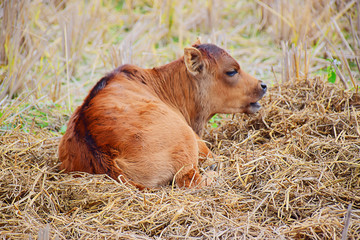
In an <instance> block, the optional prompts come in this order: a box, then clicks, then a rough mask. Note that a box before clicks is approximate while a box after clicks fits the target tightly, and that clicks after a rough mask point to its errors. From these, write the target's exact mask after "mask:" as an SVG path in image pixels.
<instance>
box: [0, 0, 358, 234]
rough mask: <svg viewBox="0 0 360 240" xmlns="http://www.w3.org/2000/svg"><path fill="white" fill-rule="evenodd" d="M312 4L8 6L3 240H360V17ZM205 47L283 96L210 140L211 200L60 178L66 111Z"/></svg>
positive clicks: (0, 81) (0, 39) (1, 114)
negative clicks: (130, 69) (124, 68)
mask: <svg viewBox="0 0 360 240" xmlns="http://www.w3.org/2000/svg"><path fill="white" fill-rule="evenodd" d="M302 2H303V1H297V0H293V1H284V0H271V1H260V0H259V1H254V2H253V1H229V2H226V4H222V2H221V1H217V0H214V1H154V2H152V1H136V0H131V1H127V0H125V1H120V2H119V3H121V4H122V5H121V6H120V7H119V6H117V5H116V4H115V3H114V2H112V1H103V2H102V3H101V4H100V3H99V1H87V4H85V2H82V1H70V0H68V1H46V2H42V1H22V2H17V1H9V0H8V1H6V0H5V1H3V2H0V6H1V9H0V21H1V26H2V29H4V31H2V32H0V43H1V45H0V88H1V90H0V110H1V111H0V169H1V170H0V238H3V239H30V238H31V239H34V238H38V239H95V238H101V239H103V238H104V239H105V238H109V239H359V238H360V95H359V93H358V84H359V76H360V67H359V49H360V42H359V36H360V18H359V14H358V12H359V9H360V3H359V1H355V0H352V1H351V0H349V1H325V0H324V1H310V0H309V1H304V3H305V4H304V5H302ZM298 5H301V6H302V12H301V14H300V13H299V9H298V8H296V7H295V6H298ZM118 8H119V9H118ZM179 9H182V11H180V10H179ZM15 10H17V11H15ZM39 13H42V14H39ZM85 13H86V14H85ZM13 16H17V17H16V18H15V17H13ZM309 19H310V20H311V21H310V20H309ZM75 22H76V24H75ZM14 26H17V27H15V28H14ZM80 30H81V31H80ZM265 32H266V33H265ZM199 33H200V34H201V35H202V37H203V41H207V40H210V41H211V42H213V43H217V44H221V45H222V46H224V47H226V48H228V49H229V50H230V52H231V53H232V54H233V55H234V56H235V57H236V58H237V59H239V61H240V64H241V65H242V66H243V67H244V68H245V69H246V70H247V71H249V72H251V73H252V74H255V75H256V76H257V77H259V78H261V79H263V80H265V81H266V82H267V83H269V84H270V83H274V84H273V86H272V87H271V89H269V93H268V95H267V96H266V97H265V99H264V100H262V105H263V109H262V110H261V111H260V113H258V114H256V115H252V116H246V115H229V116H225V115H221V116H220V118H221V119H220V120H216V123H217V125H218V127H214V126H212V125H210V124H209V126H208V128H207V131H206V134H205V140H206V141H208V142H209V146H211V148H212V149H213V151H214V152H215V153H216V154H217V155H218V156H219V157H218V158H216V159H215V160H211V159H209V160H208V161H207V162H205V163H204V164H203V166H201V167H202V168H203V169H205V168H206V167H207V166H208V165H211V164H214V163H215V164H216V166H217V168H216V171H218V172H219V174H220V176H219V178H218V179H217V181H216V184H215V185H214V186H211V187H206V188H203V189H201V190H198V189H190V190H184V189H179V188H176V187H173V186H168V187H165V188H162V189H157V190H153V191H144V192H141V191H138V190H136V189H134V188H132V187H130V186H128V185H126V184H119V183H117V182H114V181H113V180H111V179H109V178H108V177H106V176H94V175H87V174H82V177H80V178H75V177H74V175H72V174H62V173H60V172H59V171H58V159H57V147H58V142H59V139H60V137H61V133H62V132H63V130H64V129H63V128H64V126H65V124H66V123H67V120H68V117H69V115H70V114H71V111H69V108H73V107H75V106H76V105H77V101H78V100H82V98H83V96H85V95H86V93H87V91H88V89H89V88H90V87H91V86H92V85H93V83H94V82H95V81H96V79H97V77H98V76H100V75H102V74H103V73H105V72H108V71H109V70H110V69H111V68H112V67H113V66H116V65H119V64H121V63H124V62H134V63H136V64H138V65H141V66H144V67H148V66H155V65H160V64H163V63H165V62H167V61H169V60H170V59H174V58H175V57H178V56H179V55H180V54H181V49H182V48H183V46H184V45H188V44H191V42H192V41H193V40H194V39H196V36H197V35H198V34H199ZM282 41H283V42H282ZM275 44H277V45H275ZM334 59H336V60H337V61H334ZM339 63H341V64H339ZM331 66H332V67H333V68H331ZM332 72H336V77H337V83H335V84H330V83H328V81H327V79H329V73H332ZM314 75H317V76H314ZM319 75H320V77H319ZM79 79H80V80H79Z"/></svg>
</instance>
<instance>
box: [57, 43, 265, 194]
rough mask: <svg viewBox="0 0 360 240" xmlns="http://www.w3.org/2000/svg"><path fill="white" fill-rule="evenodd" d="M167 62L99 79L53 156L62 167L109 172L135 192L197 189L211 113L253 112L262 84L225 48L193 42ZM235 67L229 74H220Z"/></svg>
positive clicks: (200, 183) (130, 68) (127, 68)
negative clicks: (160, 188)
mask: <svg viewBox="0 0 360 240" xmlns="http://www.w3.org/2000/svg"><path fill="white" fill-rule="evenodd" d="M184 54H185V55H184V57H182V58H180V59H178V60H176V61H174V62H171V63H169V64H167V65H165V66H162V67H158V68H153V69H142V68H139V67H137V66H133V65H123V66H121V67H119V68H118V69H116V70H115V71H113V72H112V73H110V74H108V75H107V76H105V77H104V78H102V79H101V80H100V81H99V82H98V83H97V84H96V85H95V86H94V87H93V89H92V90H91V91H90V93H89V95H88V96H87V97H86V98H85V100H84V103H83V104H82V105H81V106H80V107H78V108H77V109H76V111H75V112H74V114H73V115H72V116H71V118H70V121H69V124H68V129H67V131H66V133H65V135H64V136H63V138H62V139H61V142H60V146H59V158H60V160H61V162H62V164H61V169H64V170H65V171H66V172H70V171H83V172H89V173H96V174H108V175H109V176H110V177H112V178H114V179H117V180H120V181H125V182H126V181H127V182H129V183H130V184H133V185H135V186H136V187H138V188H139V189H142V188H145V187H147V188H153V187H158V186H162V185H166V184H168V183H169V182H171V181H172V180H173V178H174V177H175V182H176V183H177V185H178V186H180V187H183V186H184V187H193V186H203V185H206V184H207V182H206V181H203V180H202V177H201V175H200V173H199V170H198V167H197V165H198V156H199V154H202V155H205V156H208V155H211V151H210V150H209V149H208V148H207V146H206V145H205V143H204V142H202V141H201V139H200V137H199V136H201V134H202V131H203V128H204V126H205V124H206V122H207V121H208V120H209V119H210V118H211V117H212V116H213V115H214V114H215V113H235V112H244V113H251V112H255V111H257V110H258V108H259V106H258V105H256V104H254V103H255V102H257V101H258V100H259V99H260V98H261V97H262V96H263V95H264V93H265V91H266V85H264V84H261V82H260V81H258V80H256V79H255V78H253V77H251V76H249V75H248V74H247V73H245V72H243V71H242V70H241V69H240V66H239V64H238V63H237V62H236V61H235V60H234V59H233V58H232V57H231V56H230V55H228V54H227V53H226V52H225V51H224V50H223V49H221V48H219V47H217V46H215V45H212V44H196V45H193V47H190V48H186V49H185V50H184ZM234 69H235V70H236V71H237V72H238V73H237V74H235V76H233V77H230V76H228V75H227V74H226V72H229V71H233V70H234Z"/></svg>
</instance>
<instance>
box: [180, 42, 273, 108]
mask: <svg viewBox="0 0 360 240" xmlns="http://www.w3.org/2000/svg"><path fill="white" fill-rule="evenodd" d="M184 62H185V65H186V68H187V71H188V72H189V73H190V74H191V75H192V76H193V77H194V78H195V79H196V81H198V82H199V88H200V93H201V94H202V95H203V96H205V97H204V98H205V99H206V100H205V101H206V102H207V104H209V106H210V109H209V110H210V113H211V115H213V114H215V113H255V112H257V111H258V110H259V109H260V108H261V105H260V104H259V103H258V101H259V100H260V99H261V98H262V97H263V96H264V94H265V93H266V90H267V86H266V84H265V83H263V82H261V81H259V80H257V79H256V78H254V77H252V76H250V75H249V74H248V73H246V72H245V71H243V70H242V69H241V67H240V65H239V63H238V62H237V61H236V60H235V59H234V58H232V57H231V56H230V55H229V54H228V53H227V52H226V51H225V50H223V49H221V48H219V47H217V46H216V45H213V44H194V45H193V46H192V47H189V48H185V49H184Z"/></svg>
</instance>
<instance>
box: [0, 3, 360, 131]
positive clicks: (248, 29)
mask: <svg viewBox="0 0 360 240" xmlns="http://www.w3.org/2000/svg"><path fill="white" fill-rule="evenodd" d="M359 9H360V1H359V0H291V1H287V0H253V1H251V0H241V1H239V0H199V1H185V0H179V1H175V0H118V1H116V0H102V1H99V0H63V1H61V0H33V1H30V0H20V1H18V0H3V1H1V3H0V111H1V112H0V125H3V124H6V123H9V122H12V121H13V120H14V119H15V118H17V117H19V116H20V115H21V113H24V112H29V111H32V112H33V113H32V114H30V115H29V116H28V117H27V118H26V117H23V119H22V120H23V121H24V122H31V118H35V117H36V118H37V119H40V120H37V122H36V124H38V125H39V124H40V125H41V124H44V125H45V126H46V122H47V118H48V115H49V111H60V112H62V113H63V114H64V115H69V114H70V113H71V112H72V110H73V108H74V107H76V106H77V105H79V104H80V103H81V101H82V99H83V98H84V97H85V96H86V94H87V92H88V90H89V89H90V87H91V86H93V85H94V84H95V82H96V81H97V80H98V79H99V78H100V77H101V76H102V75H103V74H105V73H107V72H109V71H111V70H112V69H113V68H115V67H117V66H119V65H121V64H124V63H133V64H137V65H139V66H141V67H153V66H158V65H162V64H165V63H168V62H169V61H172V60H174V59H176V58H178V57H180V56H181V55H182V52H183V48H184V46H188V45H191V44H192V42H194V41H195V40H196V38H197V37H198V36H200V37H201V39H202V42H211V43H215V44H218V45H220V46H222V47H224V48H225V49H227V50H228V51H229V52H230V53H231V54H232V55H233V56H234V57H235V58H236V59H237V60H238V61H239V62H240V65H241V66H242V68H243V69H245V70H246V71H248V72H250V73H251V74H253V75H255V76H256V77H258V78H259V79H262V80H264V81H265V82H267V83H269V84H271V83H275V82H281V81H288V80H289V79H293V78H297V79H306V78H307V77H308V75H310V74H312V75H320V76H321V77H324V78H327V79H328V81H330V82H334V81H340V82H341V83H342V84H343V86H344V88H348V89H352V90H355V91H357V85H358V84H359V78H360V77H359V72H360V67H359V56H360V50H359V49H360V40H359V38H360V37H359V36H360V17H359V14H358V13H359ZM39 109H40V110H39ZM41 119H43V120H41ZM29 124H30V123H29ZM30 125H31V124H30ZM57 130H58V131H60V129H59V128H58V129H57Z"/></svg>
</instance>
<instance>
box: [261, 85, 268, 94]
mask: <svg viewBox="0 0 360 240" xmlns="http://www.w3.org/2000/svg"><path fill="white" fill-rule="evenodd" d="M260 86H261V88H262V89H263V91H264V92H265V91H266V89H267V86H266V84H265V83H261V84H260Z"/></svg>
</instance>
